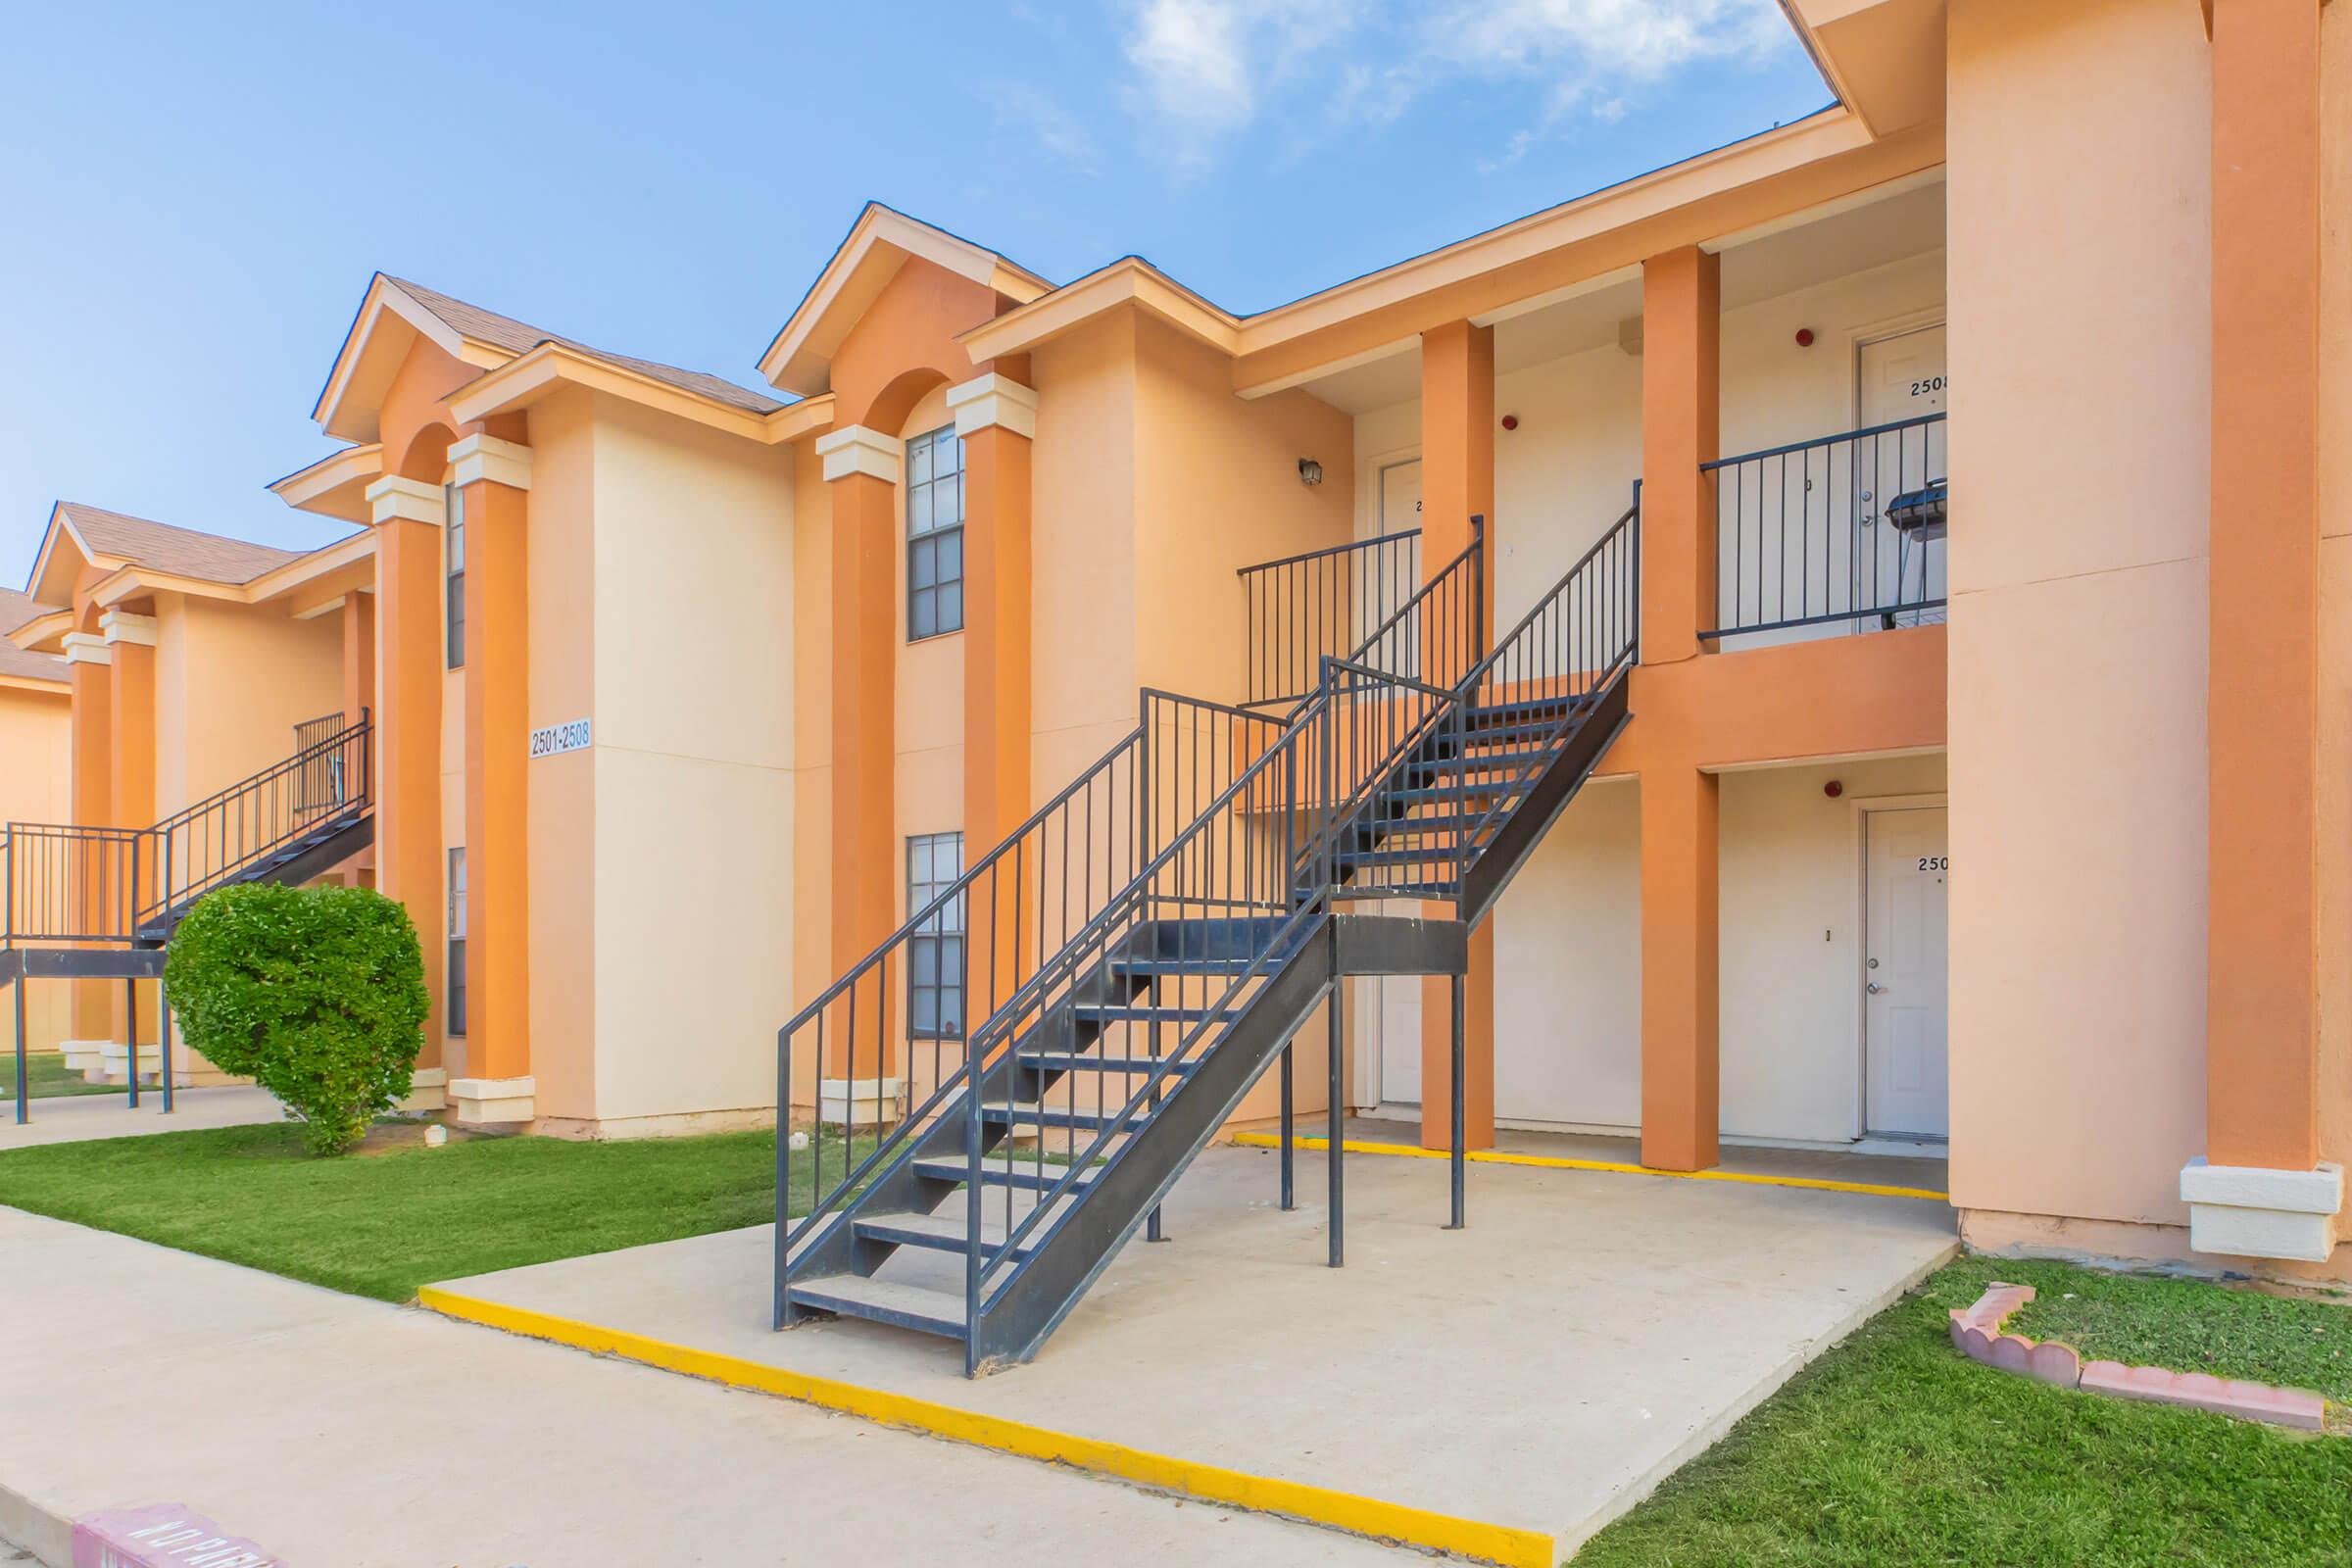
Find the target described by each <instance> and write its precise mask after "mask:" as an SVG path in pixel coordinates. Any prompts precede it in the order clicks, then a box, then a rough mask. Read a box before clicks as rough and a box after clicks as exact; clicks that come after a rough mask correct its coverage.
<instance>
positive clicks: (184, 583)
mask: <svg viewBox="0 0 2352 1568" xmlns="http://www.w3.org/2000/svg"><path fill="white" fill-rule="evenodd" d="M374 587H375V532H374V530H373V529H371V528H363V529H361V530H360V531H359V532H358V533H354V534H347V535H346V536H344V537H343V538H341V539H337V540H336V541H334V542H333V543H332V544H326V545H320V546H319V548H318V549H316V550H313V551H310V552H308V553H307V554H304V555H301V556H297V557H296V558H295V559H294V560H292V561H289V562H287V563H286V564H284V565H282V566H275V567H272V568H271V569H270V570H269V571H265V572H263V573H262V574H261V575H260V576H259V577H256V578H254V579H253V580H252V581H250V582H241V583H239V582H214V581H211V580H209V579H207V578H203V577H189V576H185V575H182V574H181V573H179V572H173V571H158V570H156V569H155V568H154V567H152V566H139V565H124V566H122V567H119V568H117V569H116V570H114V571H111V572H109V573H108V574H107V575H106V576H105V577H103V578H101V579H100V580H99V581H98V582H97V583H95V584H93V585H92V587H91V589H90V599H91V601H92V602H93V603H96V604H98V605H102V606H106V607H108V608H110V609H111V608H112V607H114V606H116V605H122V604H126V603H129V602H131V601H134V600H139V599H145V598H148V597H150V596H152V595H154V594H159V593H164V594H180V595H184V596H185V597H187V598H190V599H211V600H216V601H219V602H221V603H222V604H231V605H265V604H271V603H274V602H277V601H281V600H283V601H287V602H288V603H289V604H290V606H291V607H292V608H293V610H294V613H296V614H297V615H300V614H302V613H306V608H307V609H315V608H317V606H318V605H319V604H322V603H324V602H326V601H329V600H335V599H340V598H341V597H342V596H343V595H345V594H347V593H356V592H372V591H373V590H374ZM60 629H61V630H64V629H66V628H62V627H61V628H60Z"/></svg>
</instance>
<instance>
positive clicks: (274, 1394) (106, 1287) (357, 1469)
mask: <svg viewBox="0 0 2352 1568" xmlns="http://www.w3.org/2000/svg"><path fill="white" fill-rule="evenodd" d="M0 1259H5V1263H4V1264H0V1323H5V1324H6V1325H7V1327H8V1332H7V1333H6V1334H5V1335H0V1543H8V1544H17V1545H21V1546H24V1547H25V1548H27V1549H29V1550H30V1551H32V1552H33V1554H34V1556H35V1557H36V1559H37V1560H39V1561H41V1562H44V1563H47V1564H49V1565H51V1568H66V1565H67V1564H68V1563H69V1562H70V1561H71V1547H70V1545H69V1533H70V1529H71V1521H72V1520H73V1518H74V1517H75V1516H77V1515H79V1514H82V1513H85V1512H88V1511H90V1510H94V1509H101V1508H119V1507H126V1506H133V1505H136V1504H140V1503H149V1502H177V1503H184V1504H186V1505H187V1506H188V1507H189V1508H191V1509H193V1510H195V1511H196V1512H199V1513H202V1514H205V1515H207V1516H209V1517H210V1518H212V1519H213V1520H215V1521H217V1522H218V1523H219V1524H220V1525H221V1526H222V1527H223V1528H225V1529H226V1530H228V1531H230V1532H232V1533H234V1534H237V1535H242V1536H247V1537H250V1538H251V1539H253V1540H254V1541H255V1542H257V1543H259V1544H261V1545H263V1546H264V1547H266V1548H268V1549H269V1550H270V1551H272V1552H275V1553H278V1554H280V1555H281V1556H282V1557H283V1558H284V1559H285V1560H286V1561H288V1562H290V1563H294V1564H298V1565H301V1568H516V1565H521V1564H550V1563H558V1562H561V1563H564V1564H570V1565H577V1568H597V1565H604V1564H612V1565H615V1568H617V1565H622V1564H639V1563H657V1562H658V1563H663V1564H688V1563H712V1564H718V1563H724V1564H728V1565H730V1568H752V1565H762V1564H772V1563H783V1562H793V1563H820V1562H839V1563H843V1564H860V1563H883V1564H896V1563H915V1562H931V1563H941V1564H947V1563H954V1564H956V1565H957V1568H970V1565H982V1564H995V1563H1005V1564H1014V1563H1018V1564H1022V1565H1027V1564H1031V1563H1035V1562H1037V1561H1039V1560H1048V1561H1064V1560H1067V1561H1081V1562H1084V1561H1096V1562H1120V1563H1200V1562H1208V1561H1215V1562H1217V1563H1219V1564H1221V1565H1242V1568H1250V1565H1265V1568H1277V1565H1280V1568H1289V1565H1293V1564H1336V1565H1340V1568H1349V1565H1361V1564H1372V1563H1376V1562H1383V1563H1394V1562H1397V1561H1400V1560H1404V1559H1402V1558H1401V1556H1400V1554H1399V1553H1397V1552H1396V1551H1394V1550H1392V1549H1391V1548H1386V1547H1382V1546H1379V1545H1376V1544H1372V1543H1370V1542H1366V1541H1360V1540H1355V1539H1352V1538H1349V1537H1345V1536H1338V1535H1333V1534H1331V1533H1329V1532H1327V1531H1322V1530H1317V1529H1313V1528H1311V1527H1309V1526H1305V1525H1298V1524H1291V1523H1287V1522H1284V1521H1281V1520H1277V1519H1272V1518H1268V1517H1265V1516H1262V1515H1255V1514H1245V1513H1236V1512H1234V1511H1233V1510H1230V1509H1225V1508H1218V1507H1211V1506H1206V1505H1203V1504H1201V1503H1198V1502H1194V1503H1186V1502H1181V1501H1177V1500H1174V1499H1171V1498H1167V1497H1161V1496H1156V1495H1150V1494H1147V1493H1143V1492H1138V1491H1134V1490H1131V1489H1129V1488H1126V1487H1123V1486H1118V1485H1115V1484H1112V1483H1109V1482H1104V1481H1101V1480H1095V1479H1091V1478H1088V1477H1084V1476H1080V1475H1077V1474H1074V1473H1072V1472H1070V1471H1067V1470H1061V1469H1056V1468H1054V1467H1051V1466H1047V1465H1041V1464H1036V1463H1033V1462H1031V1461H1028V1460H1024V1459H1014V1458H1007V1457H1004V1456H1001V1455H997V1454H993V1453H989V1452H985V1451H983V1450H980V1449H977V1448H970V1447H964V1446H956V1445H954V1444H949V1443H942V1442H938V1441H934V1440H932V1439H928V1438H921V1437H915V1436H911V1435H908V1434H906V1433H901V1432H895V1431H891V1430H889V1429H887V1428H883V1427H878V1426H874V1425H872V1424H870V1423H867V1422H864V1421H858V1420H854V1419H851V1418H848V1417H844V1416H836V1415H829V1414H826V1413H825V1412H823V1411H820V1410H815V1409H811V1408H809V1407H808V1406H806V1405H800V1404H794V1403H790V1402H787V1401H785V1400H781V1399H773V1398H768V1397H763V1396H760V1395H750V1394H738V1393H731V1392H729V1391H727V1390H725V1389H722V1388H719V1387H717V1386H716V1385H713V1384H708V1383H701V1382H696V1381H693V1380H690V1379H685V1378H679V1377H673V1376H671V1375H669V1374H667V1373H662V1372H656V1371H650V1370H647V1369H645V1368H643V1367H638V1366H632V1365H629V1364H627V1363H625V1362H621V1361H615V1360H607V1359H601V1358H597V1357H593V1356H587V1355H582V1354H580V1353H578V1352H577V1351H574V1350H568V1349H564V1348H559V1347H556V1346H551V1345H543V1344H538V1343H535V1342H532V1341H528V1340H523V1339H519V1338H515V1337H514V1336H511V1335H505V1334H498V1333H493V1332H490V1331H487V1330H483V1329H478V1328H472V1327H468V1326H466V1325H464V1324H459V1323H453V1322H450V1321H447V1320H446V1319H443V1318H439V1317H435V1316H433V1315H431V1314H428V1313H425V1312H420V1311H417V1310H414V1309H411V1308H402V1307H391V1306H384V1305H382V1304H380V1303H377V1302H373V1301H366V1300H361V1299H357V1298H354V1297H347V1296H338V1295H336V1294H334V1293H332V1292H328V1291H322V1290H319V1289H316V1288H314V1287H311V1286H308V1285H300V1284H296V1283H294V1282H292V1281H290V1280H283V1279H279V1278H277V1277H275V1276H274V1275H269V1274H261V1273H256V1272H254V1271H252V1270H249V1269H242V1268H237V1267H235V1266H233V1265H230V1264H226V1263H218V1262H214V1261H212V1260H210V1259H207V1258H201V1257H196V1256H194V1255H192V1254H189V1253H186V1252H177V1251H172V1250H169V1249H166V1248H159V1247H153V1246H150V1245H148V1244H147V1243H144V1242H137V1241H131V1240H129V1239H127V1238H124V1237H120V1236H112V1235H108V1234H105V1233H104V1232H100V1231H92V1230H85V1229H83V1228H81V1227H79V1226H76V1225H68V1224H64V1223H62V1222H60V1221H56V1220H49V1219H42V1218H38V1217H36V1216H33V1215H30V1214H25V1213H24V1212H22V1211H21V1210H17V1209H12V1208H5V1207H0ZM0 1560H6V1550H5V1546H0Z"/></svg>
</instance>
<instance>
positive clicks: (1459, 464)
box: [1421, 321, 1499, 1149]
mask: <svg viewBox="0 0 2352 1568" xmlns="http://www.w3.org/2000/svg"><path fill="white" fill-rule="evenodd" d="M1473 517H1484V518H1485V519H1486V523H1487V535H1486V537H1487V545H1486V551H1485V554H1484V557H1483V560H1482V562H1481V564H1482V566H1483V567H1484V577H1485V593H1484V596H1483V597H1484V604H1485V615H1484V624H1483V625H1482V626H1481V627H1480V629H1479V637H1478V646H1479V648H1480V649H1481V650H1484V649H1486V648H1488V647H1490V646H1492V643H1493V631H1494V618H1495V586H1494V585H1495V560H1496V558H1497V555H1498V553H1499V547H1498V545H1497V543H1496V536H1495V329H1494V328H1493V327H1491V326H1478V325H1474V324H1473V323H1471V322H1469V321H1448V322H1447V323H1446V324H1445V325H1444V326H1440V327H1435V328H1432V329H1431V330H1429V331H1427V332H1424V333H1422V334H1421V569H1422V571H1423V573H1424V574H1425V575H1427V576H1432V577H1434V576H1435V575H1437V573H1439V572H1441V571H1443V570H1445V568H1446V563H1448V562H1450V561H1452V560H1453V558H1454V557H1456V556H1458V555H1460V554H1461V553H1462V551H1463V550H1464V549H1465V548H1466V547H1467V546H1468V545H1469V543H1470V537H1471V518H1473ZM1465 672H1466V671H1463V670H1452V669H1443V670H1437V671H1434V672H1433V673H1432V675H1431V678H1432V679H1436V678H1439V677H1440V676H1443V677H1444V678H1445V679H1446V680H1447V681H1449V682H1450V681H1451V680H1454V679H1458V678H1459V677H1460V676H1461V675H1462V674H1464V673H1465ZM1429 912H1430V913H1431V914H1432V915H1433V916H1434V917H1438V918H1445V919H1450V918H1452V916H1453V911H1452V909H1451V907H1448V906H1443V905H1436V906H1431V907H1430V910H1429ZM1462 1013H1463V1026H1462V1058H1463V1073H1462V1101H1463V1114H1462V1135H1463V1136H1462V1141H1463V1143H1464V1144H1465V1145H1466V1146H1467V1147H1469V1148H1471V1149H1492V1148H1493V1147H1495V922H1494V921H1493V920H1489V921H1487V922H1486V923H1485V924H1483V925H1481V926H1480V927H1479V928H1478V929H1477V930H1475V931H1473V932H1472V933H1471V934H1470V973H1469V976H1468V978H1467V980H1466V982H1465V984H1464V988H1463V998H1462ZM1452 1093H1453V998H1452V981H1450V980H1449V979H1446V978H1444V977H1442V976H1440V977H1432V978H1429V979H1425V980H1424V981H1422V983H1421V1144H1422V1147H1423V1148H1426V1149H1449V1148H1451V1147H1452V1146H1453V1119H1452V1118H1453V1111H1452V1100H1451V1096H1452Z"/></svg>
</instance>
